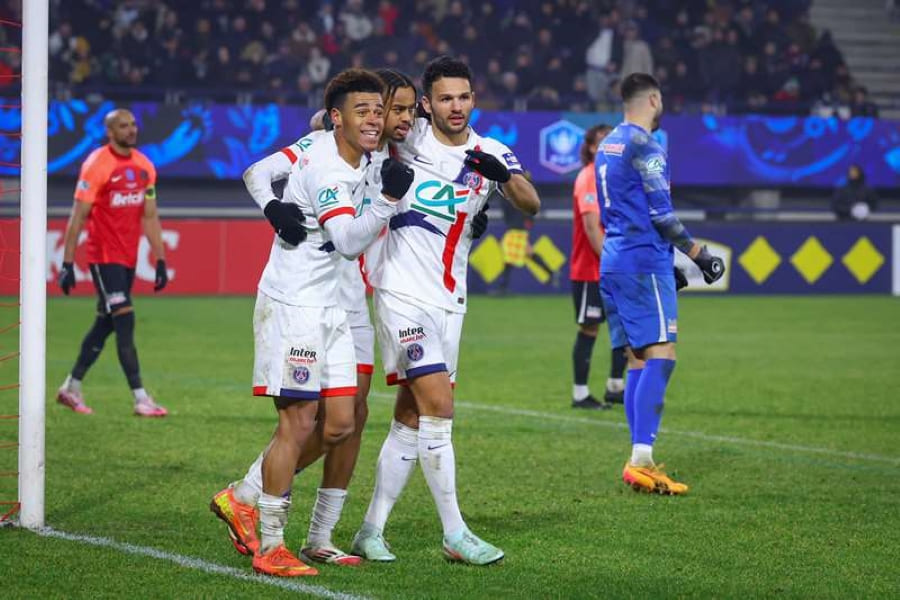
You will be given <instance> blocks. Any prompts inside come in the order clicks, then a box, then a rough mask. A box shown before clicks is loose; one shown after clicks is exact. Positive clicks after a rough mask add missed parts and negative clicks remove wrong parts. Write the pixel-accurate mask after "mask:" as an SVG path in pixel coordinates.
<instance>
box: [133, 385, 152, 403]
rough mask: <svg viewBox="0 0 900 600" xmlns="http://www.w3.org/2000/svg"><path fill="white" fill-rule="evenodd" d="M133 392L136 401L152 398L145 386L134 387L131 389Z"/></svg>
mask: <svg viewBox="0 0 900 600" xmlns="http://www.w3.org/2000/svg"><path fill="white" fill-rule="evenodd" d="M131 393H133V394H134V401H135V402H140V401H142V400H149V399H150V394H148V393H147V390H145V389H144V388H134V389H133V390H131Z"/></svg>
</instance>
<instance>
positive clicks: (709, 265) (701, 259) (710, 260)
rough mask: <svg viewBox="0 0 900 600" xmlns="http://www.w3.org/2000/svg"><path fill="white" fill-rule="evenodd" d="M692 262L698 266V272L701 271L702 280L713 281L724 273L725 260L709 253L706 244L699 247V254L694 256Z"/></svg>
mask: <svg viewBox="0 0 900 600" xmlns="http://www.w3.org/2000/svg"><path fill="white" fill-rule="evenodd" d="M694 263H696V265H697V266H698V267H700V272H701V273H703V280H704V281H706V283H714V282H716V281H718V280H719V279H721V278H722V275H724V274H725V261H724V260H722V259H721V258H719V257H718V256H713V255H712V254H710V253H709V250H707V249H706V246H703V247H702V248H701V249H700V254H698V255H697V256H696V257H695V258H694Z"/></svg>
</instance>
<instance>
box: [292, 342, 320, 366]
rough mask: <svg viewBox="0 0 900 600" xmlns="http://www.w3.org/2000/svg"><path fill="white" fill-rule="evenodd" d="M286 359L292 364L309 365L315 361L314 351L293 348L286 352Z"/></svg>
mask: <svg viewBox="0 0 900 600" xmlns="http://www.w3.org/2000/svg"><path fill="white" fill-rule="evenodd" d="M288 361H290V362H291V363H293V364H305V365H311V364H313V363H315V362H316V351H315V350H309V349H307V348H294V347H293V346H291V349H290V351H289V352H288Z"/></svg>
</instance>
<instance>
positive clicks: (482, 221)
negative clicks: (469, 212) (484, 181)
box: [472, 203, 491, 240]
mask: <svg viewBox="0 0 900 600" xmlns="http://www.w3.org/2000/svg"><path fill="white" fill-rule="evenodd" d="M490 207H491V206H490V205H489V204H487V203H485V205H484V208H482V209H481V210H479V211H478V212H477V213H475V216H474V217H472V239H473V240H477V239H478V238H480V237H481V236H483V235H484V232H485V231H487V226H488V215H487V211H488V209H489V208H490Z"/></svg>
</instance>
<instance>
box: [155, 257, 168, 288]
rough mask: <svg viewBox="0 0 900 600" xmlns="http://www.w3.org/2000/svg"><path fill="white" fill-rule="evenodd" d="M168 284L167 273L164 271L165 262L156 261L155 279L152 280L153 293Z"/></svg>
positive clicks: (161, 260)
mask: <svg viewBox="0 0 900 600" xmlns="http://www.w3.org/2000/svg"><path fill="white" fill-rule="evenodd" d="M168 283H169V272H168V271H167V270H166V261H164V260H163V259H161V258H160V259H159V260H157V261H156V277H155V278H154V279H153V291H154V292H158V291H160V290H161V289H163V288H164V287H166V285H167V284H168Z"/></svg>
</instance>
